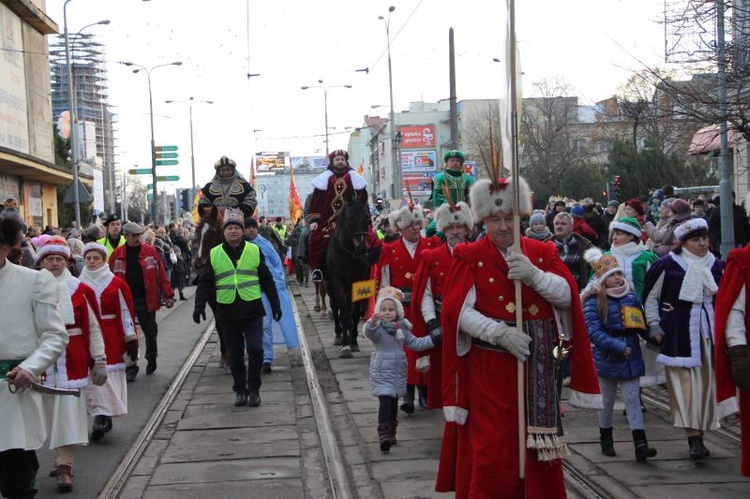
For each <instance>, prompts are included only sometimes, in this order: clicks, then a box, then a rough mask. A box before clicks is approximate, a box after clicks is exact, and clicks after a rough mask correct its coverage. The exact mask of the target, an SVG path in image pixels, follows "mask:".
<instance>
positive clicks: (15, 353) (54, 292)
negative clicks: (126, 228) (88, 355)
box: [0, 260, 68, 451]
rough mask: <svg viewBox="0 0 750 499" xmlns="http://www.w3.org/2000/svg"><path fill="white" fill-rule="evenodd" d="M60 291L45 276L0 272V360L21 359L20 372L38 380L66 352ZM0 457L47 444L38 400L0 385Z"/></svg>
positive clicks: (10, 268)
mask: <svg viewBox="0 0 750 499" xmlns="http://www.w3.org/2000/svg"><path fill="white" fill-rule="evenodd" d="M59 293H60V288H59V286H58V285H57V283H56V282H55V279H54V277H52V274H50V273H49V272H48V271H46V270H41V271H38V272H37V271H35V270H31V269H27V268H25V267H19V266H18V265H14V264H12V263H10V262H9V261H7V260H6V262H5V265H4V266H3V267H2V268H0V296H2V297H3V299H2V300H0V317H2V321H0V359H4V360H10V359H24V360H23V362H21V364H20V367H21V368H22V369H25V370H26V371H28V372H30V373H31V374H33V375H34V376H39V375H41V374H42V373H43V372H44V370H45V369H47V367H49V366H50V365H51V364H52V363H53V362H54V361H55V360H56V359H57V358H58V357H59V356H60V354H61V353H62V352H63V350H65V347H66V345H67V344H68V333H67V332H66V331H65V324H64V323H63V320H62V317H60V312H59V311H58V309H57V303H58V301H59ZM0 421H2V422H3V424H2V429H0V451H5V450H8V449H26V450H34V449H38V448H40V447H41V446H42V444H44V440H45V439H46V438H47V424H46V422H45V417H44V410H43V407H42V395H41V394H40V393H37V392H33V391H25V392H24V393H20V394H12V393H10V391H9V390H8V383H7V382H6V381H5V380H4V379H0Z"/></svg>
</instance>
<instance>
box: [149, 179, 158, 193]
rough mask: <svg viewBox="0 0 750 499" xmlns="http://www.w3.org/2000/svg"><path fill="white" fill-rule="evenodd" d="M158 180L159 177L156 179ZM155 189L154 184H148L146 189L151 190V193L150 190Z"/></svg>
mask: <svg viewBox="0 0 750 499" xmlns="http://www.w3.org/2000/svg"><path fill="white" fill-rule="evenodd" d="M156 178H159V177H156ZM153 188H154V184H146V189H147V190H149V191H150V190H151V189H153Z"/></svg>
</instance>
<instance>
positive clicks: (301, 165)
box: [287, 156, 328, 174]
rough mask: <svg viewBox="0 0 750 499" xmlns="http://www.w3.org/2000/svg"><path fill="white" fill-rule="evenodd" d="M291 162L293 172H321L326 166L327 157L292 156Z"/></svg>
mask: <svg viewBox="0 0 750 499" xmlns="http://www.w3.org/2000/svg"><path fill="white" fill-rule="evenodd" d="M291 164H292V168H293V169H294V173H301V174H302V173H322V172H323V171H325V169H326V168H327V167H328V158H327V157H326V156H292V157H291ZM288 171H289V169H287V172H288Z"/></svg>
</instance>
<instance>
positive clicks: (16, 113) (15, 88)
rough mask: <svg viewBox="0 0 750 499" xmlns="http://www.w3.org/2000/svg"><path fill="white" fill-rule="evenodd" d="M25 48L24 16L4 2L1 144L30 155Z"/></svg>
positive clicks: (1, 17)
mask: <svg viewBox="0 0 750 499" xmlns="http://www.w3.org/2000/svg"><path fill="white" fill-rule="evenodd" d="M4 3H7V2H4ZM24 48H25V47H24V45H23V30H22V24H21V19H20V18H19V17H18V16H17V15H16V14H14V13H13V12H12V11H11V10H10V9H9V8H8V7H6V6H5V5H3V4H0V54H2V57H0V147H7V148H8V149H12V150H14V151H18V152H22V153H26V154H29V153H30V152H31V149H30V146H31V145H30V143H29V119H28V100H27V89H26V66H25V62H24ZM48 105H49V104H48ZM40 199H41V198H40ZM35 223H36V218H35Z"/></svg>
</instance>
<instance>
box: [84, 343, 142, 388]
mask: <svg viewBox="0 0 750 499" xmlns="http://www.w3.org/2000/svg"><path fill="white" fill-rule="evenodd" d="M132 343H135V342H132ZM89 379H91V382H92V383H93V384H95V385H96V386H102V385H103V384H104V383H106V382H107V364H106V363H104V364H94V367H92V368H91V372H90V373H89Z"/></svg>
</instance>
